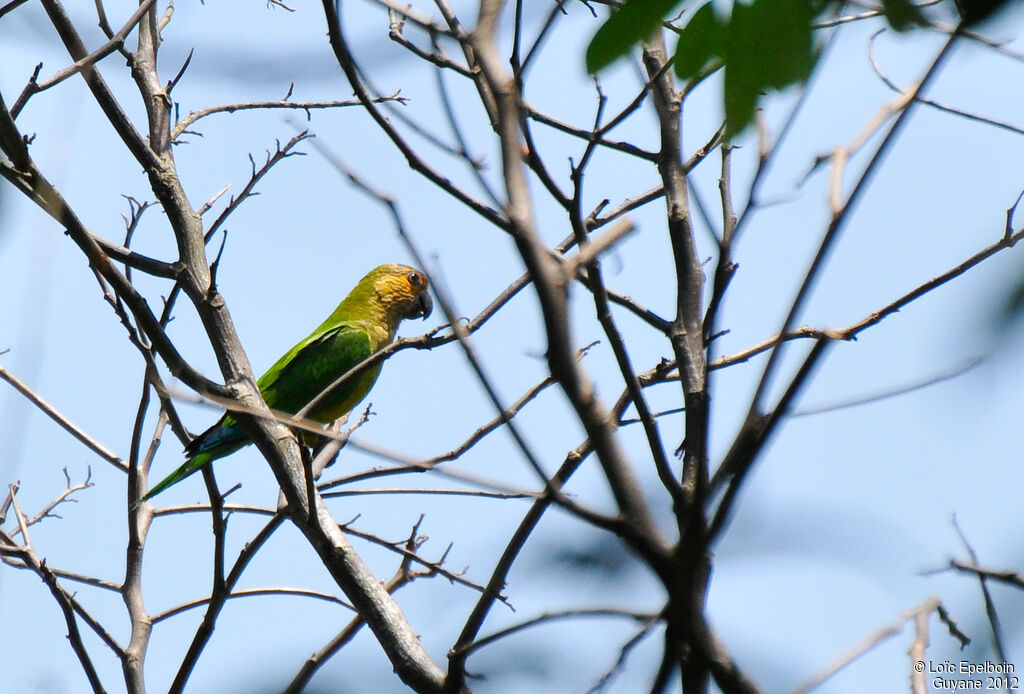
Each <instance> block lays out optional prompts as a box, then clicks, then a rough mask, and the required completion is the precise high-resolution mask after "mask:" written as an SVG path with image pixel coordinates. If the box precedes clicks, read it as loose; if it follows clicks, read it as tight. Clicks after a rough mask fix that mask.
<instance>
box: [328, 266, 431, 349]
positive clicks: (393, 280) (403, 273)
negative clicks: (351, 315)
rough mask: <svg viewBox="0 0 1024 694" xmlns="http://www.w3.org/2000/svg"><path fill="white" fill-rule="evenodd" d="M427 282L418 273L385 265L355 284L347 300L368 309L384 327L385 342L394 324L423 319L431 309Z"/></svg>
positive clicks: (394, 326) (409, 269) (414, 269)
mask: <svg viewBox="0 0 1024 694" xmlns="http://www.w3.org/2000/svg"><path fill="white" fill-rule="evenodd" d="M429 288H430V281H429V280H428V279H427V276H426V274H424V273H423V272H422V271H421V270H417V269H416V268H413V267H409V266H408V265H399V264H398V263H388V264H387V265H379V266H377V267H375V268H374V269H372V270H370V272H369V273H367V275H366V277H364V278H363V279H361V280H360V281H359V284H357V285H356V286H355V289H353V290H352V293H351V294H349V297H348V299H346V301H345V302H344V303H349V300H351V299H354V300H355V301H354V302H352V303H353V304H355V305H357V306H363V307H366V308H369V309H370V310H371V311H373V312H374V313H377V315H378V318H379V319H383V322H384V323H386V324H387V326H388V332H389V333H390V335H389V338H391V337H393V336H394V333H395V330H397V329H398V324H399V323H401V322H402V321H403V320H405V319H408V318H423V319H426V318H427V317H428V316H429V315H430V313H431V311H432V310H433V308H434V302H433V301H432V300H431V298H430V291H429Z"/></svg>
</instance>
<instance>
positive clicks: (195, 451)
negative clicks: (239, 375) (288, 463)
mask: <svg viewBox="0 0 1024 694" xmlns="http://www.w3.org/2000/svg"><path fill="white" fill-rule="evenodd" d="M247 443H249V441H248V439H247V437H246V435H245V432H244V431H243V430H242V427H240V426H238V424H237V423H236V422H234V421H233V420H231V421H227V418H226V417H222V418H221V420H220V421H219V422H217V423H216V424H214V425H213V426H212V427H210V428H209V429H207V430H206V431H204V432H203V433H202V434H200V435H199V436H197V437H196V438H194V439H192V441H191V442H190V443H189V444H188V446H186V447H185V452H186V453H187V454H188V456H189V458H188V460H186V461H185V462H184V463H182V464H181V466H180V467H179V468H178V469H177V470H175V471H174V472H172V473H171V474H169V475H167V477H165V478H163V479H162V480H160V482H158V483H157V484H156V486H154V487H152V488H151V489H150V490H149V492H147V493H146V495H145V496H144V497H142V498H141V499H139V500H138V501H137V502H136V503H135V504H134V506H133V507H132V508H135V507H138V506H139V505H140V504H142V502H144V501H148V500H149V499H152V498H153V497H154V496H156V495H157V494H159V493H160V492H162V491H164V490H165V489H167V488H168V487H171V486H173V485H175V484H177V483H178V482H180V481H182V480H183V479H185V478H186V477H188V476H189V475H191V474H192V473H193V472H196V471H197V470H201V469H202V467H203V466H204V465H206V464H207V463H209V462H210V461H211V460H216V459H217V458H223V457H224V456H226V455H231V454H232V453H234V452H235V451H237V450H238V449H239V448H241V447H242V446H244V445H246V444H247Z"/></svg>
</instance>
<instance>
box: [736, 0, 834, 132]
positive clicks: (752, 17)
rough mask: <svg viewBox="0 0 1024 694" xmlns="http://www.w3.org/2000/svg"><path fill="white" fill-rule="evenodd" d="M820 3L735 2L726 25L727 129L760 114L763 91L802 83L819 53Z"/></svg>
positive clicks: (743, 125) (780, 0)
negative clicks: (815, 27)
mask: <svg viewBox="0 0 1024 694" xmlns="http://www.w3.org/2000/svg"><path fill="white" fill-rule="evenodd" d="M820 10H821V5H820V3H816V2H810V1H808V0H754V2H753V3H751V4H749V5H744V4H741V3H738V2H737V3H736V4H734V5H733V10H732V18H731V19H730V21H729V25H728V27H727V29H726V31H725V36H726V38H725V55H724V56H723V57H724V58H725V120H726V134H727V135H735V134H736V133H739V132H740V131H742V130H744V129H745V128H746V127H747V126H748V125H750V123H751V122H752V121H753V119H754V112H755V110H756V109H757V102H758V99H759V96H760V94H761V93H762V92H764V91H767V90H769V89H784V88H786V87H788V86H790V85H791V84H802V83H803V82H805V81H807V78H808V77H810V74H811V70H812V69H813V68H814V64H815V62H816V61H817V59H818V54H817V51H816V49H815V46H814V38H813V35H812V33H811V31H812V27H811V25H812V23H813V21H814V19H815V17H816V16H817V15H818V13H819V12H820Z"/></svg>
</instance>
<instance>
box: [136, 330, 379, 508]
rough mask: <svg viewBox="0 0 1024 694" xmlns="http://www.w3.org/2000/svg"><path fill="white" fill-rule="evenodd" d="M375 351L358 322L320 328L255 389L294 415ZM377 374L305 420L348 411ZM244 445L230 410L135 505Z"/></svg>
mask: <svg viewBox="0 0 1024 694" xmlns="http://www.w3.org/2000/svg"><path fill="white" fill-rule="evenodd" d="M375 351H376V345H375V343H374V340H373V338H372V337H371V336H370V334H369V332H368V331H367V330H366V329H365V328H362V327H360V326H358V325H357V324H356V325H354V324H344V323H342V324H335V325H333V326H328V327H324V326H321V327H320V329H318V330H317V331H316V332H314V333H313V334H312V335H310V336H309V337H307V338H306V339H305V340H303V341H302V342H300V343H299V344H297V345H295V346H294V347H292V348H291V349H290V350H289V351H288V353H287V354H285V355H284V356H283V357H281V358H280V359H278V360H277V362H276V363H275V364H274V365H273V366H271V367H270V369H269V370H268V371H267V372H266V373H265V374H263V376H262V377H261V378H260V380H259V387H260V392H261V393H262V394H263V399H264V400H265V401H266V403H267V405H268V406H269V407H270V408H271V409H275V410H279V411H281V412H286V413H288V414H295V413H296V412H298V411H299V410H301V409H302V408H303V407H305V405H306V404H307V403H308V402H309V401H310V400H312V399H313V398H314V397H316V396H317V395H319V394H320V392H321V391H323V390H324V389H325V388H328V387H329V386H330V385H331V384H332V383H334V382H335V381H336V380H337V379H339V378H340V377H342V376H344V375H345V374H346V373H347V372H348V370H349V369H351V368H352V367H353V366H355V365H357V364H358V363H359V362H361V361H362V360H363V359H366V358H367V357H368V356H370V355H371V354H373V353H374V352H375ZM379 373H380V364H378V365H376V366H374V367H372V368H370V369H368V370H367V371H365V372H363V373H362V374H360V375H359V376H357V377H356V378H355V379H354V380H353V381H352V382H351V383H348V384H347V385H345V386H344V387H342V388H340V389H339V390H338V392H337V393H334V394H332V395H331V396H330V397H328V398H326V399H325V400H324V402H323V403H322V404H321V405H318V406H317V407H316V409H314V410H313V411H312V412H311V413H310V415H309V416H310V418H311V419H313V420H315V421H318V422H325V423H326V422H332V421H334V420H335V419H338V418H339V417H341V416H343V415H346V414H348V413H349V411H350V410H351V409H352V408H353V407H355V406H356V405H357V404H359V401H361V400H362V399H363V398H364V397H366V394H367V393H368V392H369V391H370V388H371V387H372V386H373V384H374V382H375V381H376V380H377V375H378V374H379ZM248 443H249V437H248V436H247V435H246V434H245V432H244V431H243V429H242V427H241V426H240V425H239V424H238V421H237V420H236V419H235V418H234V417H233V416H232V415H231V413H230V412H229V413H227V414H225V415H224V416H223V417H221V419H220V421H219V422H217V423H216V424H214V425H213V426H212V427H210V428H209V429H208V430H206V431H205V432H203V433H202V434H201V435H200V436H197V437H196V438H195V439H194V440H193V441H192V442H191V443H190V444H189V445H188V447H187V448H186V452H187V453H188V454H189V459H188V460H186V461H185V463H184V464H182V465H181V466H180V467H179V468H178V469H176V470H175V471H174V472H172V473H171V474H170V475H168V476H167V477H166V478H165V479H163V480H161V481H160V482H159V483H158V484H157V485H156V486H154V487H153V488H152V489H150V490H149V493H147V494H146V496H144V497H143V498H142V499H141V500H140V503H141V501H145V500H146V499H149V498H151V497H153V496H155V495H157V494H159V493H160V492H162V491H163V490H165V489H167V488H168V487H170V486H171V485H174V484H177V483H178V482H180V481H181V480H183V479H185V478H186V477H188V476H189V475H191V474H192V473H194V472H196V471H197V470H200V469H201V468H202V467H203V466H204V465H206V464H207V463H209V462H210V461H213V460H216V459H217V458H222V457H224V456H226V455H230V454H231V453H234V452H235V451H237V450H238V449H239V448H241V447H242V446H245V445H247V444H248Z"/></svg>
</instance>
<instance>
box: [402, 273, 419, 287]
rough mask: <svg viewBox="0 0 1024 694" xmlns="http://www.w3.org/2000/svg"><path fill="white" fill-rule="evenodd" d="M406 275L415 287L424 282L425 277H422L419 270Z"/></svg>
mask: <svg viewBox="0 0 1024 694" xmlns="http://www.w3.org/2000/svg"><path fill="white" fill-rule="evenodd" d="M406 277H407V278H408V280H409V284H411V285H412V286H414V287H418V286H420V285H421V284H423V278H422V277H420V273H418V272H410V273H409V274H408V275H406Z"/></svg>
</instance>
